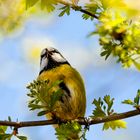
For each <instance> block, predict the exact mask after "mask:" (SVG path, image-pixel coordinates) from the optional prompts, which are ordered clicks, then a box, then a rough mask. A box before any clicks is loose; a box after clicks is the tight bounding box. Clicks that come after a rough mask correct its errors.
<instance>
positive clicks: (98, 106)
mask: <svg viewBox="0 0 140 140" xmlns="http://www.w3.org/2000/svg"><path fill="white" fill-rule="evenodd" d="M92 104H94V105H95V106H96V108H95V109H94V110H93V113H92V114H93V117H103V116H106V114H105V112H104V111H103V109H102V105H103V102H102V100H101V98H99V99H98V100H96V99H94V101H93V103H92Z"/></svg>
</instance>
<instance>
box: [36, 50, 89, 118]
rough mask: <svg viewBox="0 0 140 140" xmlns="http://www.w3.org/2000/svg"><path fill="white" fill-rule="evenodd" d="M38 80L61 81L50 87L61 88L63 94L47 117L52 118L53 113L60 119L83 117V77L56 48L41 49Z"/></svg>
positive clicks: (84, 105)
mask: <svg viewBox="0 0 140 140" xmlns="http://www.w3.org/2000/svg"><path fill="white" fill-rule="evenodd" d="M38 80H44V81H45V80H49V84H52V83H54V82H55V81H58V80H61V81H62V82H61V83H60V84H59V85H57V86H55V87H53V89H52V90H53V91H57V90H58V89H60V88H61V90H62V93H63V96H62V98H61V100H60V101H58V102H59V103H58V104H57V107H56V108H55V111H54V112H53V114H51V113H49V114H47V115H46V116H47V117H48V119H51V118H53V115H55V117H57V118H60V119H76V118H80V117H84V114H85V109H86V95H85V87H84V82H83V79H82V78H81V76H80V74H79V72H78V71H77V70H76V69H74V68H73V67H72V66H71V65H70V63H69V62H68V61H67V60H66V59H65V58H64V57H63V56H62V54H61V53H60V52H59V51H58V50H57V49H55V48H45V49H43V50H42V52H41V58H40V73H39V76H38ZM51 93H52V92H50V93H49V94H51ZM56 93H57V92H56Z"/></svg>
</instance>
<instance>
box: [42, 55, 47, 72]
mask: <svg viewBox="0 0 140 140" xmlns="http://www.w3.org/2000/svg"><path fill="white" fill-rule="evenodd" d="M47 65H48V58H47V57H46V58H45V57H43V58H42V60H41V64H40V71H42V70H43V69H44V68H45V67H46V66H47Z"/></svg>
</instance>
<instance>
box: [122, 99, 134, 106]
mask: <svg viewBox="0 0 140 140" xmlns="http://www.w3.org/2000/svg"><path fill="white" fill-rule="evenodd" d="M122 103H123V104H128V105H134V102H133V101H132V100H130V99H128V100H124V101H123V102H122Z"/></svg>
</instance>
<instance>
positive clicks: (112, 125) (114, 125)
mask: <svg viewBox="0 0 140 140" xmlns="http://www.w3.org/2000/svg"><path fill="white" fill-rule="evenodd" d="M109 128H111V129H112V130H116V129H117V128H126V122H125V121H123V120H116V121H110V122H105V123H104V125H103V130H108V129H109Z"/></svg>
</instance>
